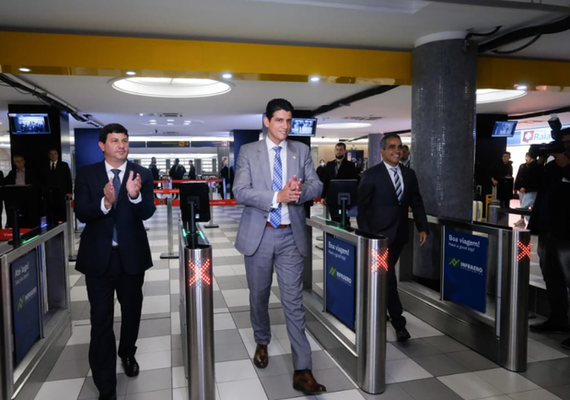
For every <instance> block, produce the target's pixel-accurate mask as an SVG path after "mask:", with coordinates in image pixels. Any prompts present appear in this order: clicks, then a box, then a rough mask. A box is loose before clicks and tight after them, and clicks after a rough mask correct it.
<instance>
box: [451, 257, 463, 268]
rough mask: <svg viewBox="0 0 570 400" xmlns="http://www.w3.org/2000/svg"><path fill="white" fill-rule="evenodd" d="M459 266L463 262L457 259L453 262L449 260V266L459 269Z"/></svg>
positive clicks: (453, 259)
mask: <svg viewBox="0 0 570 400" xmlns="http://www.w3.org/2000/svg"><path fill="white" fill-rule="evenodd" d="M459 264H461V260H459V259H457V258H452V259H451V260H449V265H451V266H454V267H457V266H458V265H459Z"/></svg>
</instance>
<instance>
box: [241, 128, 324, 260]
mask: <svg viewBox="0 0 570 400" xmlns="http://www.w3.org/2000/svg"><path fill="white" fill-rule="evenodd" d="M293 175H296V176H297V179H302V180H303V182H302V191H301V198H300V199H299V202H298V204H296V203H288V208H289V218H290V220H291V229H292V231H293V238H294V240H295V244H296V245H297V248H298V250H299V253H301V255H303V256H307V255H308V254H309V248H308V245H307V230H306V223H305V209H304V207H303V203H305V202H307V201H310V200H313V199H315V198H317V197H318V196H319V194H320V193H321V190H322V188H323V184H322V182H321V181H320V180H319V177H318V176H317V173H316V172H315V168H314V167H313V161H312V159H311V152H310V149H309V147H308V146H306V145H304V144H303V143H299V142H294V141H291V140H288V141H287V179H286V182H287V181H289V179H291V178H292V177H293ZM271 185H272V179H271V171H270V164H269V154H268V151H267V145H266V143H265V139H264V140H260V141H258V142H255V143H249V144H246V145H244V146H242V147H241V149H240V152H239V156H238V159H237V164H236V175H235V180H234V195H235V199H236V202H237V203H238V204H243V205H245V209H244V210H243V215H242V217H241V221H240V224H239V229H238V234H237V238H236V244H235V246H236V249H237V250H238V251H239V252H240V253H242V254H244V255H246V256H251V255H252V254H254V253H255V251H256V250H257V248H258V247H259V243H260V242H261V238H262V236H263V231H264V230H265V223H266V222H267V218H268V217H269V212H270V211H271V202H272V200H273V193H274V192H273V190H271Z"/></svg>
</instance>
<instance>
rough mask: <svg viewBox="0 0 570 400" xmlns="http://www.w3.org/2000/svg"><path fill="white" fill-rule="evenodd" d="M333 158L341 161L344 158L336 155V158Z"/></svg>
mask: <svg viewBox="0 0 570 400" xmlns="http://www.w3.org/2000/svg"><path fill="white" fill-rule="evenodd" d="M335 157H336V159H337V160H342V159H343V158H344V156H341V155H338V156H335Z"/></svg>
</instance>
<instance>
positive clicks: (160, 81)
mask: <svg viewBox="0 0 570 400" xmlns="http://www.w3.org/2000/svg"><path fill="white" fill-rule="evenodd" d="M112 86H113V89H115V90H118V91H120V92H123V93H127V94H132V95H135V96H146V97H160V98H173V99H184V98H198V97H210V96H218V95H221V94H225V93H228V92H229V91H230V90H231V86H230V85H229V84H227V83H224V82H219V81H215V80H213V79H187V78H123V79H118V80H115V81H112Z"/></svg>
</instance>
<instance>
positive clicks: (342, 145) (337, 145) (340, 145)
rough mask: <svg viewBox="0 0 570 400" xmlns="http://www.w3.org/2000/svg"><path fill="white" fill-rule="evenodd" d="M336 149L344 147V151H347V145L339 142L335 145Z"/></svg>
mask: <svg viewBox="0 0 570 400" xmlns="http://www.w3.org/2000/svg"><path fill="white" fill-rule="evenodd" d="M334 147H342V148H343V149H345V150H346V144H344V143H343V142H338V143H337V144H335V146H334Z"/></svg>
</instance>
